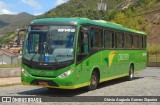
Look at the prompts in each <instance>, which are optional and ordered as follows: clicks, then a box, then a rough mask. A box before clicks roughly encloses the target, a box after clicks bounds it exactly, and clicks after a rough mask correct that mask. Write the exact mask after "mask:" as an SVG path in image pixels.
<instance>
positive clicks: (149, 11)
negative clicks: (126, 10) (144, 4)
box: [118, 9, 160, 20]
mask: <svg viewBox="0 0 160 105" xmlns="http://www.w3.org/2000/svg"><path fill="white" fill-rule="evenodd" d="M158 10H160V9H156V10H155V9H152V10H148V11H144V12H142V13H140V14H137V15H132V16H130V17H126V18H120V19H118V20H125V19H129V18H133V17H138V16H142V15H144V14H148V13H151V12H154V11H158Z"/></svg>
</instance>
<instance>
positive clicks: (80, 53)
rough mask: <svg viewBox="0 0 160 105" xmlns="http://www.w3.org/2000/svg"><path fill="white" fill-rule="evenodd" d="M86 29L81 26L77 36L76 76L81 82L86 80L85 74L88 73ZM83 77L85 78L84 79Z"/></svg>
mask: <svg viewBox="0 0 160 105" xmlns="http://www.w3.org/2000/svg"><path fill="white" fill-rule="evenodd" d="M88 29H89V28H88V27H87V26H82V27H81V28H80V32H79V35H78V45H77V64H78V65H77V69H78V71H77V75H78V76H79V78H80V81H81V82H84V80H88V79H87V77H89V76H85V75H87V73H89V72H88V71H89V59H88V56H89V50H88V49H89V41H88V40H89V38H88ZM84 76H85V78H84Z"/></svg>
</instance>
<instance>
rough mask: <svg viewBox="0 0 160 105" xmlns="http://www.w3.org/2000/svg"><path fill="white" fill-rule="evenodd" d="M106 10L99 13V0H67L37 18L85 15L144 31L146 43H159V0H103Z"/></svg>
mask: <svg viewBox="0 0 160 105" xmlns="http://www.w3.org/2000/svg"><path fill="white" fill-rule="evenodd" d="M103 1H104V2H105V3H107V8H108V9H107V11H106V12H104V13H103V16H101V15H100V13H99V11H98V10H97V3H98V2H99V0H69V1H68V2H67V3H64V4H62V5H60V6H57V7H56V8H54V9H52V10H49V11H48V12H46V13H45V14H43V15H41V16H39V17H38V18H46V17H52V18H53V17H85V18H90V19H100V17H103V19H104V20H107V21H114V22H117V23H119V24H122V25H123V26H125V27H128V28H132V29H136V30H140V31H145V32H146V33H147V34H148V43H149V44H151V45H157V44H160V37H159V35H160V30H159V29H160V0H103Z"/></svg>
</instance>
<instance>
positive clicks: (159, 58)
mask: <svg viewBox="0 0 160 105" xmlns="http://www.w3.org/2000/svg"><path fill="white" fill-rule="evenodd" d="M148 62H160V54H157V55H149V58H148Z"/></svg>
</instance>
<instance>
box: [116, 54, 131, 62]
mask: <svg viewBox="0 0 160 105" xmlns="http://www.w3.org/2000/svg"><path fill="white" fill-rule="evenodd" d="M118 60H119V61H124V60H129V54H119V56H118Z"/></svg>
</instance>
